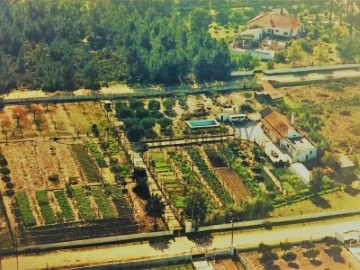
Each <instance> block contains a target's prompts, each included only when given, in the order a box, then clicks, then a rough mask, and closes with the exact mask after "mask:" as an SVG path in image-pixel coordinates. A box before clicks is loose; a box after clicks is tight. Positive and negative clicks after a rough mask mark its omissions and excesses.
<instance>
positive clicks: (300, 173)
mask: <svg viewBox="0 0 360 270" xmlns="http://www.w3.org/2000/svg"><path fill="white" fill-rule="evenodd" d="M290 170H291V171H292V172H293V173H294V174H295V175H296V176H297V177H299V179H300V180H301V181H302V182H303V183H304V184H305V185H307V186H309V185H310V180H311V173H310V171H309V170H308V169H307V168H306V167H305V166H304V164H302V163H299V162H296V163H293V164H291V165H290Z"/></svg>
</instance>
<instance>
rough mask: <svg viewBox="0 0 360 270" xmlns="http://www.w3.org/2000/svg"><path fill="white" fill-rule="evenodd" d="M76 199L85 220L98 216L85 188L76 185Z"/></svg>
mask: <svg viewBox="0 0 360 270" xmlns="http://www.w3.org/2000/svg"><path fill="white" fill-rule="evenodd" d="M74 199H75V202H76V206H77V208H78V209H79V211H80V215H81V217H82V218H83V219H84V220H93V219H95V218H96V216H95V213H94V210H93V209H92V208H91V206H90V203H89V200H88V198H87V197H86V194H85V191H84V189H83V188H81V187H74Z"/></svg>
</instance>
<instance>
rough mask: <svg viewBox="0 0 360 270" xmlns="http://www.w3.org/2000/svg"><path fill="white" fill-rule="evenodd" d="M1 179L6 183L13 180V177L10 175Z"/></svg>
mask: <svg viewBox="0 0 360 270" xmlns="http://www.w3.org/2000/svg"><path fill="white" fill-rule="evenodd" d="M1 179H2V180H3V181H4V182H5V183H8V182H10V181H11V178H10V176H8V175H4V176H2V177H1Z"/></svg>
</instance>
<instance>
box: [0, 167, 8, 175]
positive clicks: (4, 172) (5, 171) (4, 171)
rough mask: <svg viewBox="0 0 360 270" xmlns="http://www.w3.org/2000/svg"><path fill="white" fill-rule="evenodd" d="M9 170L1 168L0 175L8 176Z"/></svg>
mask: <svg viewBox="0 0 360 270" xmlns="http://www.w3.org/2000/svg"><path fill="white" fill-rule="evenodd" d="M10 172H11V171H10V169H9V168H8V167H3V168H0V173H1V174H2V175H9V174H10Z"/></svg>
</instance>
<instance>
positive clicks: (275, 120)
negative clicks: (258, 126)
mask: <svg viewBox="0 0 360 270" xmlns="http://www.w3.org/2000/svg"><path fill="white" fill-rule="evenodd" d="M265 110H266V109H265ZM265 110H264V112H265ZM261 122H262V123H263V125H264V126H265V128H266V129H267V130H269V131H270V132H271V133H273V134H274V135H275V136H276V138H278V139H280V140H281V139H283V138H286V137H287V135H288V130H289V128H293V127H292V125H291V123H290V121H289V120H288V119H287V118H286V116H284V115H282V114H280V113H278V112H276V111H273V110H271V109H270V110H267V111H266V115H264V116H263V119H262V120H261Z"/></svg>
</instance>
